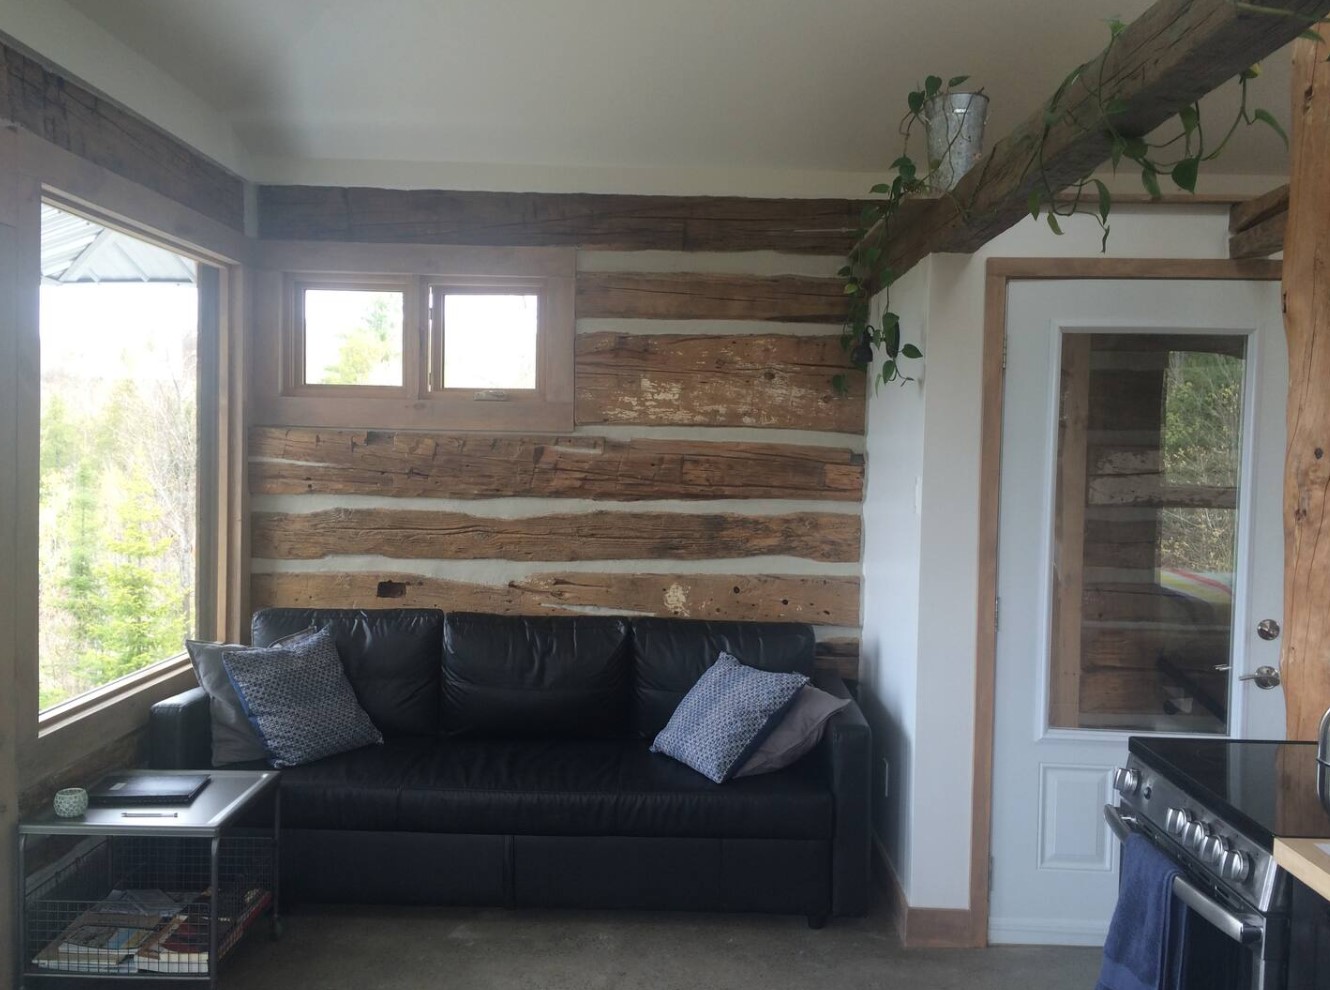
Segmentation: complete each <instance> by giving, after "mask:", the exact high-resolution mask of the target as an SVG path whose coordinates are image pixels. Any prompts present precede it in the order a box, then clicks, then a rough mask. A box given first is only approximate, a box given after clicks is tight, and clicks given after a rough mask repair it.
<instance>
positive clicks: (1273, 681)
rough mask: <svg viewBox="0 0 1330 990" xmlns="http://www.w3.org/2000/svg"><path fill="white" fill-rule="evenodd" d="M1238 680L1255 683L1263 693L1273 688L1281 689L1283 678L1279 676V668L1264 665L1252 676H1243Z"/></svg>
mask: <svg viewBox="0 0 1330 990" xmlns="http://www.w3.org/2000/svg"><path fill="white" fill-rule="evenodd" d="M1238 680H1240V681H1254V682H1255V683H1256V686H1257V687H1258V688H1260V689H1261V690H1262V691H1269V690H1270V689H1271V688H1277V687H1279V684H1280V681H1281V680H1282V678H1281V677H1280V675H1279V668H1277V667H1271V666H1270V665H1269V664H1262V665H1261V666H1259V667H1257V668H1256V669H1255V670H1254V671H1252V672H1251V673H1250V674H1243V675H1242V676H1241V677H1239V678H1238Z"/></svg>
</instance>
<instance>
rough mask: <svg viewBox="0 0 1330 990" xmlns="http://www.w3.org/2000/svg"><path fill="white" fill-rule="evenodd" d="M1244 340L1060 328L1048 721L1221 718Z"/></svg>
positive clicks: (1189, 726)
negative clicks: (1063, 331)
mask: <svg viewBox="0 0 1330 990" xmlns="http://www.w3.org/2000/svg"><path fill="white" fill-rule="evenodd" d="M1245 359H1246V338H1244V337H1241V336H1236V335H1196V334H1125V333H1124V334H1111V333H1090V334H1073V333H1068V334H1064V336H1063V338H1062V368H1061V386H1060V400H1059V414H1058V457H1057V465H1056V473H1055V485H1056V489H1055V491H1056V497H1055V500H1054V518H1053V526H1054V541H1053V582H1052V588H1053V602H1052V630H1051V635H1050V644H1051V663H1050V670H1051V683H1050V691H1049V712H1048V724H1049V725H1050V726H1052V727H1055V728H1077V729H1115V730H1136V731H1154V732H1169V731H1176V732H1215V733H1223V732H1226V731H1227V730H1228V699H1229V670H1228V667H1229V666H1230V659H1231V656H1232V651H1233V576H1234V564H1235V558H1236V544H1237V528H1238V488H1239V480H1240V471H1241V464H1242V443H1243V437H1242V407H1243V381H1244V378H1245V368H1244V365H1245Z"/></svg>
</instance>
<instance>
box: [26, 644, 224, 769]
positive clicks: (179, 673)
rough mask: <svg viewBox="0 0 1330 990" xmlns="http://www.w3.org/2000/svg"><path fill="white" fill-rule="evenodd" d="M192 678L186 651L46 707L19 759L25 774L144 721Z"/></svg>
mask: <svg viewBox="0 0 1330 990" xmlns="http://www.w3.org/2000/svg"><path fill="white" fill-rule="evenodd" d="M196 684H197V680H196V679H195V677H194V670H193V668H192V667H191V666H190V663H189V657H188V656H187V655H185V654H183V653H182V654H180V655H178V656H175V657H172V658H170V659H169V660H163V661H161V662H160V663H155V664H153V665H152V666H151V667H146V668H144V669H143V670H140V671H137V672H135V673H133V674H130V675H128V676H127V677H122V678H120V679H119V680H117V681H113V682H112V683H110V684H107V685H106V686H105V687H101V688H97V689H95V690H93V691H89V692H87V693H85V694H82V695H80V696H79V697H77V698H74V699H71V700H70V701H67V702H65V703H63V704H60V705H57V706H55V707H54V708H50V709H48V710H47V711H45V712H42V713H41V714H40V715H38V716H37V738H36V740H35V741H34V743H33V744H32V746H31V747H29V749H28V752H26V753H24V754H23V758H22V760H21V762H22V766H23V775H24V778H25V779H26V780H28V781H32V780H35V779H37V778H39V777H43V776H46V775H49V774H52V773H56V772H58V771H60V770H63V769H65V768H66V767H69V766H71V765H72V764H74V763H75V762H77V761H79V760H81V759H83V758H85V757H87V756H88V755H90V754H92V753H95V752H97V751H98V750H100V749H102V748H104V747H105V746H106V745H108V744H109V743H112V742H114V741H116V740H118V739H122V738H124V737H125V736H127V735H129V734H131V733H133V732H135V731H137V730H140V729H145V728H146V727H147V724H148V710H149V709H150V708H151V707H152V706H153V705H154V704H156V703H157V702H158V701H161V700H162V699H163V698H169V697H170V696H171V695H173V694H178V693H180V692H181V691H186V690H188V689H189V688H191V687H194V686H195V685H196Z"/></svg>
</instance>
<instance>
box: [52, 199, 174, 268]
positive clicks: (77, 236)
mask: <svg viewBox="0 0 1330 990" xmlns="http://www.w3.org/2000/svg"><path fill="white" fill-rule="evenodd" d="M196 271H197V269H196V266H195V263H194V262H193V261H192V260H191V259H189V258H185V257H182V256H181V255H178V254H176V253H174V252H173V251H168V250H166V249H165V248H160V247H157V246H156V245H155V244H149V243H148V242H147V241H144V240H140V239H139V238H137V237H133V236H131V235H129V234H122V233H120V232H119V231H117V230H111V229H110V228H108V227H103V226H101V224H98V223H94V222H93V221H91V220H86V219H84V218H83V217H80V216H76V215H75V214H73V213H68V212H66V211H65V210H62V209H59V208H58V207H55V206H51V205H50V204H48V203H43V204H42V284H43V285H68V284H72V283H77V282H169V283H175V284H180V283H188V284H193V283H194V282H195V280H196Z"/></svg>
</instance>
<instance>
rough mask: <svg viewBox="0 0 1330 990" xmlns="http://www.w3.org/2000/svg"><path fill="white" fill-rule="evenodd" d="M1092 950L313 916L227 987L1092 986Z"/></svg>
mask: <svg viewBox="0 0 1330 990" xmlns="http://www.w3.org/2000/svg"><path fill="white" fill-rule="evenodd" d="M1099 957H1100V953H1099V950H1098V949H1062V948H1034V947H1000V948H992V949H974V950H966V949H960V950H918V949H913V950H909V951H906V950H903V949H901V948H900V946H899V944H898V943H897V941H896V936H895V933H894V932H893V931H891V929H890V928H889V926H888V924H887V921H886V919H885V918H883V917H880V916H873V917H869V918H865V919H856V920H840V921H832V922H831V924H830V925H828V926H827V927H826V928H825V929H823V930H822V931H810V930H809V929H808V927H807V926H806V924H805V922H804V920H803V919H802V918H789V917H769V916H761V915H704V914H648V913H640V912H605V911H594V912H592V911H557V912H556V911H501V910H489V909H485V910H480V909H466V908H374V907H355V908H350V907H319V908H314V907H307V908H303V909H301V910H300V911H298V912H297V913H295V914H292V915H289V916H288V917H287V918H286V919H285V934H284V935H283V937H282V938H281V940H279V941H277V942H271V941H269V940H268V939H267V938H266V937H264V936H263V935H262V929H261V928H260V929H257V930H256V931H255V932H254V933H253V935H252V936H251V937H250V938H248V939H247V940H246V942H245V943H244V944H242V945H241V946H240V947H239V948H238V949H237V951H236V953H235V956H234V957H233V958H232V959H230V960H228V964H226V965H224V966H223V972H222V980H221V984H222V987H223V988H224V990H278V988H280V990H293V988H300V990H340V988H347V990H351V988H354V990H397V988H426V987H428V988H431V990H434V988H440V990H454V988H455V990H565V988H567V990H609V988H614V990H675V988H678V990H748V988H753V990H785V988H789V990H794V988H798V990H810V988H819V990H821V988H829V990H861V988H862V990H870V988H871V990H1008V988H1010V990H1091V988H1093V986H1094V983H1095V978H1096V976H1097V975H1098V972H1099Z"/></svg>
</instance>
